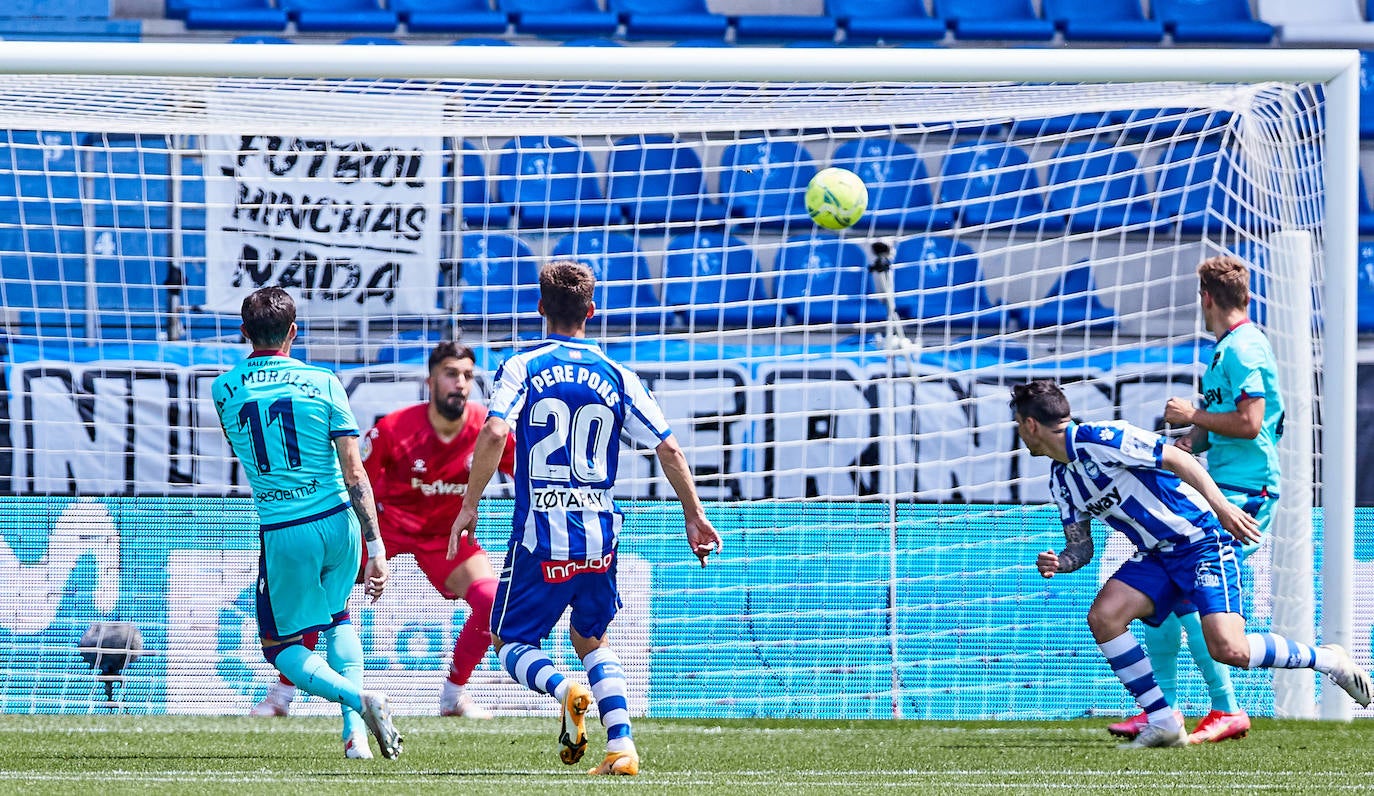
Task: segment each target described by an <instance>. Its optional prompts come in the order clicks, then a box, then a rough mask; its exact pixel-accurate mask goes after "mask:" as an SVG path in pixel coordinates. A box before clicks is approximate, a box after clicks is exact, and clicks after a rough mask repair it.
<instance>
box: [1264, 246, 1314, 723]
mask: <svg viewBox="0 0 1374 796" xmlns="http://www.w3.org/2000/svg"><path fill="white" fill-rule="evenodd" d="M1269 250H1270V254H1271V262H1272V266H1273V273H1274V289H1273V290H1271V291H1270V292H1269V295H1270V296H1271V297H1282V298H1281V300H1277V301H1271V302H1270V304H1269V318H1270V327H1269V328H1270V329H1271V330H1273V332H1274V333H1272V334H1271V335H1270V340H1271V341H1272V342H1273V345H1274V354H1275V358H1276V359H1277V360H1278V362H1279V363H1280V365H1279V390H1280V392H1281V393H1282V395H1283V402H1284V411H1285V415H1284V434H1283V437H1282V438H1281V439H1280V440H1279V466H1280V468H1281V469H1282V471H1283V484H1282V487H1281V489H1280V493H1279V494H1280V499H1279V502H1278V506H1277V508H1276V509H1275V513H1274V525H1273V530H1272V531H1271V538H1270V541H1269V544H1270V545H1271V546H1272V549H1271V552H1272V560H1273V578H1272V580H1271V582H1270V585H1271V589H1272V593H1273V606H1274V617H1273V630H1274V632H1275V633H1277V634H1279V635H1281V636H1284V637H1285V638H1290V639H1293V640H1294V641H1301V642H1303V643H1304V644H1312V643H1313V642H1314V641H1315V631H1316V624H1315V620H1316V608H1315V605H1316V600H1315V594H1314V591H1315V589H1314V583H1313V563H1312V561H1313V559H1312V551H1313V545H1312V483H1313V480H1312V479H1313V472H1312V471H1313V459H1312V453H1313V443H1312V440H1313V425H1314V415H1313V411H1314V409H1315V407H1314V404H1313V384H1312V381H1313V373H1314V372H1315V369H1314V364H1313V354H1312V317H1313V316H1312V312H1313V307H1312V290H1311V285H1312V234H1311V233H1310V232H1305V231H1301V230H1294V231H1285V232H1278V233H1275V234H1274V235H1273V236H1272V237H1270V239H1269ZM1315 697H1316V690H1315V688H1314V682H1313V677H1312V672H1311V671H1309V670H1307V669H1275V670H1274V715H1275V716H1278V717H1281V718H1293V719H1312V718H1316V702H1315Z"/></svg>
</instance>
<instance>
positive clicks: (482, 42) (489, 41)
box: [453, 36, 513, 47]
mask: <svg viewBox="0 0 1374 796" xmlns="http://www.w3.org/2000/svg"><path fill="white" fill-rule="evenodd" d="M453 46H454V47H511V46H513V45H512V44H511V43H510V41H509V40H507V39H495V38H492V37H490V36H468V37H467V38H463V39H459V40H458V41H455V42H454V43H453Z"/></svg>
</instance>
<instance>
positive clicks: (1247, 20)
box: [1150, 0, 1274, 44]
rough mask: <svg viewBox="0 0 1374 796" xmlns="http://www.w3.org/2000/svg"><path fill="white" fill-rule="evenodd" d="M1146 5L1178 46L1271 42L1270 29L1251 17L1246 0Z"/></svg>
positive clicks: (1169, 0) (1165, 0) (1160, 0)
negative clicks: (1193, 43)
mask: <svg viewBox="0 0 1374 796" xmlns="http://www.w3.org/2000/svg"><path fill="white" fill-rule="evenodd" d="M1150 5H1151V8H1152V10H1153V12H1154V18H1155V19H1157V20H1160V21H1161V22H1163V23H1164V27H1165V28H1166V29H1168V31H1169V33H1170V34H1172V35H1173V37H1174V41H1175V42H1176V43H1179V44H1183V43H1190V42H1224V43H1228V44H1243V43H1250V44H1268V43H1269V42H1270V41H1272V40H1273V38H1274V28H1273V26H1272V25H1270V24H1268V23H1266V22H1259V21H1256V20H1255V18H1254V17H1253V16H1251V14H1250V3H1249V0H1153V2H1151V4H1150Z"/></svg>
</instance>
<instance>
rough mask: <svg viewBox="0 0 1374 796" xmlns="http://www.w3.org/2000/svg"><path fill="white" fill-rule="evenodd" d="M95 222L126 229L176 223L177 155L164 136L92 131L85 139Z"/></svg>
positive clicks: (157, 226) (154, 227)
mask: <svg viewBox="0 0 1374 796" xmlns="http://www.w3.org/2000/svg"><path fill="white" fill-rule="evenodd" d="M84 144H85V146H87V147H91V149H90V150H89V151H88V154H87V158H88V159H87V167H86V173H87V174H89V175H90V178H91V204H92V205H93V209H94V211H95V223H96V225H97V226H101V227H120V228H123V229H167V228H168V227H170V226H171V225H172V177H171V174H172V156H171V151H170V149H169V147H168V144H167V139H166V138H165V137H163V136H151V135H149V136H137V137H134V136H116V135H93V136H91V137H90V138H89V139H88V140H86V141H85V142H84Z"/></svg>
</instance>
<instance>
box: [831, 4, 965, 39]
mask: <svg viewBox="0 0 1374 796" xmlns="http://www.w3.org/2000/svg"><path fill="white" fill-rule="evenodd" d="M825 10H826V12H827V13H829V14H830V16H832V17H834V18H835V21H836V23H837V24H838V26H839V27H840V28H842V29H843V30H844V32H845V39H844V40H845V42H846V43H848V44H860V43H872V42H877V41H882V42H897V41H927V40H934V39H943V38H944V37H945V33H946V31H947V30H948V26H947V25H946V24H945V21H944V20H943V19H934V18H932V17H931V16H930V12H928V11H926V3H925V0H826V3H825Z"/></svg>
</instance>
